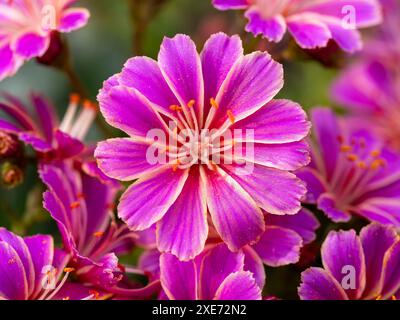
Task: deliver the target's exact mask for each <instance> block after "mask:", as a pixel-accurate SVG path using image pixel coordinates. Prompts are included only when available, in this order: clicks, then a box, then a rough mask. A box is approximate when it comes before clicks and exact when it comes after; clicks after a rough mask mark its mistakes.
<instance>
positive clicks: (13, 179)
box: [0, 162, 24, 188]
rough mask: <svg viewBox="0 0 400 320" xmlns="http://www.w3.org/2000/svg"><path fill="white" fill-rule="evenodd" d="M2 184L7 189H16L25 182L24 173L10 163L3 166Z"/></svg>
mask: <svg viewBox="0 0 400 320" xmlns="http://www.w3.org/2000/svg"><path fill="white" fill-rule="evenodd" d="M0 173H1V184H2V185H3V186H4V187H6V188H15V187H17V186H18V185H20V184H21V183H22V182H23V180H24V173H23V171H22V169H21V168H20V167H18V166H17V165H15V164H12V163H10V162H4V163H3V164H2V166H1V172H0Z"/></svg>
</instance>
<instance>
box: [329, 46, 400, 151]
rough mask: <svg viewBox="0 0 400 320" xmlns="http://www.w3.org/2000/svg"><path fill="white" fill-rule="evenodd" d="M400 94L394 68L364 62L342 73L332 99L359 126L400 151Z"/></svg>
mask: <svg viewBox="0 0 400 320" xmlns="http://www.w3.org/2000/svg"><path fill="white" fill-rule="evenodd" d="M399 53H400V51H399ZM359 79H363V80H362V82H360V81H359ZM399 90H400V74H399V73H396V72H395V71H394V69H392V66H386V65H384V64H383V63H380V62H378V61H362V62H360V63H358V64H356V65H353V66H351V67H350V68H348V69H346V70H345V71H344V72H343V73H342V75H341V76H340V77H339V78H338V79H337V80H336V82H335V83H334V85H333V88H332V96H333V98H334V99H335V100H336V101H337V102H339V103H340V104H341V105H343V106H345V107H346V108H347V109H348V110H349V111H350V112H351V116H352V117H354V119H355V120H354V122H355V124H358V125H359V126H362V127H366V128H370V129H371V130H373V131H374V132H375V134H376V135H378V136H380V137H382V138H383V139H384V140H385V141H386V142H387V143H388V144H389V145H390V146H391V147H392V148H394V149H395V150H400V125H399V123H398V119H399V117H400V109H399V105H400V94H399V92H400V91H399Z"/></svg>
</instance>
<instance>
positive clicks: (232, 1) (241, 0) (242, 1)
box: [212, 0, 249, 10]
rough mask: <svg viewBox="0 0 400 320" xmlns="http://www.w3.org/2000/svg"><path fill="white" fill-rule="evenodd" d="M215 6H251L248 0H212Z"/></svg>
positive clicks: (221, 8) (227, 8)
mask: <svg viewBox="0 0 400 320" xmlns="http://www.w3.org/2000/svg"><path fill="white" fill-rule="evenodd" d="M212 1H213V2H212V3H213V5H214V7H216V8H217V9H219V10H229V9H246V8H247V7H248V6H249V2H248V0H212Z"/></svg>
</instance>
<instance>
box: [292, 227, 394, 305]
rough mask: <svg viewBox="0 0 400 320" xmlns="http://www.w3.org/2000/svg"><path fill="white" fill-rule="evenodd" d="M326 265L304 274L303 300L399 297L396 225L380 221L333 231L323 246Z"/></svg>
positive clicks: (301, 295) (384, 298) (300, 292)
mask: <svg viewBox="0 0 400 320" xmlns="http://www.w3.org/2000/svg"><path fill="white" fill-rule="evenodd" d="M321 256H322V264H323V266H324V268H323V269H322V268H315V267H313V268H309V269H307V270H306V271H304V272H303V273H302V275H301V280H302V283H301V285H300V287H299V295H300V298H301V299H303V300H371V299H376V300H381V299H383V300H386V299H394V300H395V299H396V296H395V295H396V293H398V292H399V290H400V268H399V263H400V238H399V236H398V234H397V232H396V229H395V228H390V227H386V226H382V225H379V224H377V223H373V224H370V225H368V226H366V227H364V228H363V229H362V230H361V232H360V235H359V236H357V234H356V232H355V231H354V230H349V231H338V232H337V231H331V232H330V233H329V234H328V236H327V237H326V239H325V241H324V243H323V245H322V248H321Z"/></svg>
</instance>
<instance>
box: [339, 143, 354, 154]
mask: <svg viewBox="0 0 400 320" xmlns="http://www.w3.org/2000/svg"><path fill="white" fill-rule="evenodd" d="M351 149H353V148H352V147H351V146H349V145H347V144H346V145H343V146H341V147H340V151H342V152H349V151H351Z"/></svg>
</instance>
